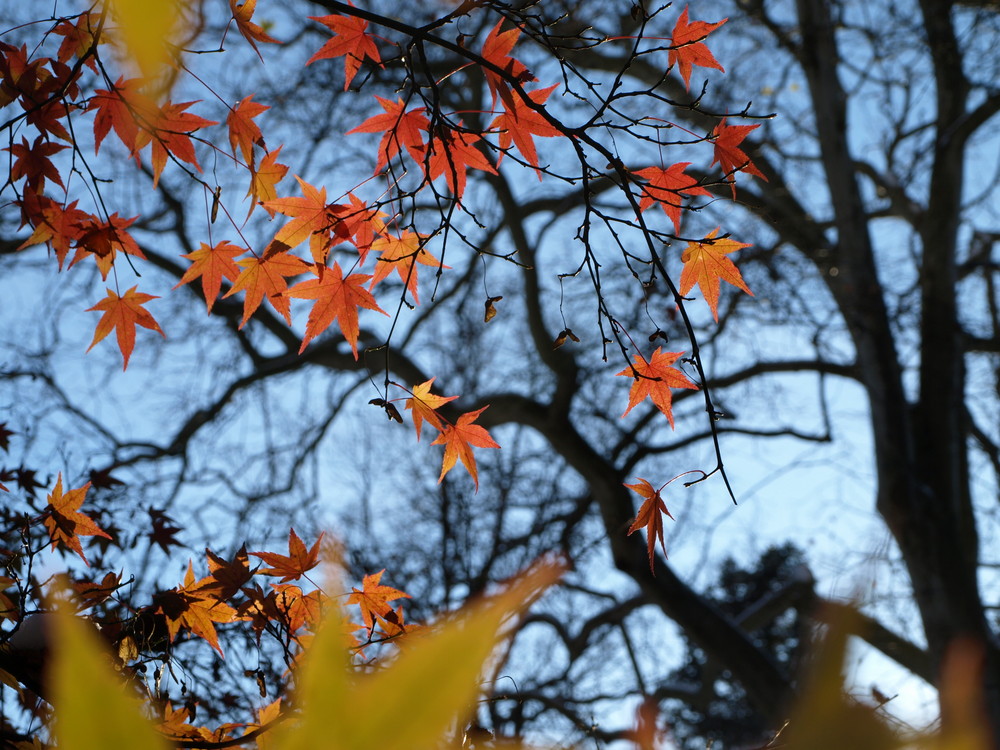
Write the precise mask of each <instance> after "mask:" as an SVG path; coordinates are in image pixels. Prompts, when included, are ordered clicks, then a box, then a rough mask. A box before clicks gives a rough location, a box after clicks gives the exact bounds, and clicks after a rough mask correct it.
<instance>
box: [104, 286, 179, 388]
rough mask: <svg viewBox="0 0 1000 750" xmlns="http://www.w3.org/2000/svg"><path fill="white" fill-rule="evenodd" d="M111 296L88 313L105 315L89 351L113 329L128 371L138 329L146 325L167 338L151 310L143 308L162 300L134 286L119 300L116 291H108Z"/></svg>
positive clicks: (124, 367)
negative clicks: (148, 303)
mask: <svg viewBox="0 0 1000 750" xmlns="http://www.w3.org/2000/svg"><path fill="white" fill-rule="evenodd" d="M107 291H108V296H107V297H105V298H104V299H102V300H101V301H100V302H98V303H97V304H96V305H94V306H93V307H91V308H88V309H87V312H93V311H97V310H99V311H101V312H103V313H104V314H103V315H102V316H101V319H100V320H99V321H97V330H95V331H94V340H93V341H91V342H90V346H89V347H87V351H88V352H89V351H90V350H91V349H93V348H94V346H95V345H96V344H97V343H98V342H100V341H101V340H103V339H104V337H105V336H107V335H108V334H109V333H111V331H112V330H116V331H117V333H118V348H119V349H121V352H122V357H123V358H124V359H125V364H124V366H123V367H122V369H123V370H124V369H126V368H128V359H129V357H131V356H132V349H133V348H134V347H135V327H136V326H142V327H143V328H148V329H150V330H151V331H156V332H157V333H159V334H160V335H161V336H163V337H164V338H166V334H165V333H164V332H163V331H162V330H161V329H160V325H159V324H158V323H157V322H156V320H155V319H154V318H153V316H152V315H150V313H149V311H148V310H146V309H144V308H143V305H144V304H146V303H147V302H149V301H150V300H154V299H159V297H155V296H153V295H152V294H143V293H142V292H137V291H136V287H132V288H131V289H129V290H128V291H127V292H125V294H123V295H122V296H121V297H119V296H118V295H117V294H116V293H115V292H114V290H112V289H108V290H107Z"/></svg>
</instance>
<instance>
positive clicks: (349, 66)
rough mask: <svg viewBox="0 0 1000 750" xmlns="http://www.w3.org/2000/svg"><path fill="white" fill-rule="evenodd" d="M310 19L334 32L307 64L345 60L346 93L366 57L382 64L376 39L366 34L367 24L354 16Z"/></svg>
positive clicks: (312, 17) (311, 17)
mask: <svg viewBox="0 0 1000 750" xmlns="http://www.w3.org/2000/svg"><path fill="white" fill-rule="evenodd" d="M309 18H310V19H312V20H313V21H319V22H320V23H322V24H324V25H326V26H327V27H328V28H329V29H330V31H332V32H333V38H332V39H328V40H327V41H326V43H325V44H324V45H323V46H322V47H320V48H319V51H317V52H316V54H315V55H313V56H312V57H310V58H309V59H308V60H307V61H306V65H311V64H312V63H314V62H315V61H316V60H324V59H327V58H331V57H343V58H344V91H347V89H348V88H349V87H350V85H351V81H353V80H354V76H355V75H356V74H357V72H358V68H360V67H361V63H362V62H363V61H364V59H365V58H368V59H369V60H372V61H373V62H376V63H380V64H381V62H382V58H381V57H380V56H379V53H378V47H376V46H375V40H374V39H373V38H372V37H371V36H370V35H369V34H368V32H367V30H368V21H366V20H364V19H363V18H356V17H354V16H340V15H330V16H322V17H317V16H309Z"/></svg>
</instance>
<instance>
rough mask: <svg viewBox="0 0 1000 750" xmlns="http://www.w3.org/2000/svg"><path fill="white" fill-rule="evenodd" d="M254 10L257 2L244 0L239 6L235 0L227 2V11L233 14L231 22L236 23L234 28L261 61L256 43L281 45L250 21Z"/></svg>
mask: <svg viewBox="0 0 1000 750" xmlns="http://www.w3.org/2000/svg"><path fill="white" fill-rule="evenodd" d="M256 8H257V0H244V2H243V3H241V4H239V5H237V0H229V10H231V11H232V13H233V20H234V21H236V28H238V29H239V30H240V33H241V34H242V35H243V38H244V39H246V40H247V41H248V42H250V46H251V47H253V51H254V52H256V53H257V57H259V58H260V59H261V61H263V60H264V58H263V57H262V56H261V54H260V50H259V49H257V44H256V43H257V42H266V43H270V44H281V42H280V41H279V40H277V39H275V38H274V37H273V36H271V35H270V34H268V33H267V32H266V31H264V29H262V28H261V27H260V26H259V25H258V24H256V23H254V22H253V21H251V20H250V19H251V18H253V14H254V10H256Z"/></svg>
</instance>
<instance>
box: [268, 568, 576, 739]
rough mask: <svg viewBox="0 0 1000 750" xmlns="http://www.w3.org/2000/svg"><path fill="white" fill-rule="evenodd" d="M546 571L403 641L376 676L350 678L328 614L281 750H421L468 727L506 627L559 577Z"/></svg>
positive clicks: (335, 619) (339, 634)
mask: <svg viewBox="0 0 1000 750" xmlns="http://www.w3.org/2000/svg"><path fill="white" fill-rule="evenodd" d="M563 569H564V568H563V566H562V565H561V564H558V563H551V562H550V563H543V564H540V565H538V566H536V567H535V568H533V569H531V570H530V571H528V572H527V573H525V574H524V575H523V576H521V577H520V578H518V579H516V580H515V581H513V582H512V583H511V584H510V585H509V586H508V587H507V588H506V589H505V590H504V591H503V592H501V593H500V594H497V595H496V596H493V597H490V598H489V599H485V600H483V601H481V602H479V603H478V604H475V605H473V606H472V607H471V609H469V610H468V611H466V612H464V613H462V614H461V615H460V616H458V617H455V618H452V619H449V620H447V621H446V622H445V623H444V624H442V625H440V626H439V627H436V628H432V629H428V632H426V633H422V634H421V635H419V636H409V637H408V638H407V640H405V641H403V644H404V645H403V650H402V653H401V654H400V655H399V657H398V658H397V659H396V660H395V661H394V662H392V663H391V664H390V665H389V666H388V667H386V668H384V669H381V670H379V671H377V672H376V673H375V674H372V675H366V676H361V677H355V676H353V675H352V674H351V673H350V670H349V665H348V661H347V648H346V647H345V640H344V635H343V632H344V629H343V627H342V625H341V622H340V619H341V618H340V615H339V613H335V612H331V613H330V615H329V617H328V620H327V623H326V625H325V626H324V627H323V628H322V629H321V630H320V632H319V634H318V635H317V636H316V640H315V641H314V643H313V644H312V646H311V648H310V650H309V652H308V653H307V655H306V657H305V663H304V664H303V667H302V673H301V675H300V678H299V690H298V695H299V700H300V703H301V706H302V715H301V718H300V719H299V720H298V721H295V722H291V723H290V724H291V725H290V726H286V727H284V728H283V731H282V735H281V736H280V738H278V741H277V742H276V743H275V747H276V748H278V749H279V750H299V749H300V748H301V749H302V750H305V749H306V748H309V750H321V749H328V750H356V749H357V748H378V749H379V750H422V748H438V747H442V746H443V745H442V740H443V738H445V737H446V735H447V733H448V731H449V730H450V729H452V728H454V727H455V721H456V720H463V719H465V718H466V717H467V716H468V714H469V712H470V711H471V710H472V707H473V705H474V703H475V699H476V695H477V694H478V692H479V678H480V674H481V672H482V669H483V665H484V663H485V662H486V660H487V659H488V658H489V656H490V654H491V653H492V651H493V648H494V647H495V646H496V643H497V640H498V632H499V630H500V629H501V627H502V625H503V624H504V622H505V621H506V620H507V619H508V618H510V617H512V616H516V615H518V614H520V613H521V612H523V611H524V610H525V609H527V607H528V606H529V605H530V604H531V603H532V602H533V601H534V600H535V599H536V598H537V597H538V596H539V595H540V594H541V592H542V591H543V590H544V589H545V588H546V587H547V586H550V585H551V584H552V583H554V582H555V581H556V579H557V578H558V577H559V576H560V574H561V573H562V572H563Z"/></svg>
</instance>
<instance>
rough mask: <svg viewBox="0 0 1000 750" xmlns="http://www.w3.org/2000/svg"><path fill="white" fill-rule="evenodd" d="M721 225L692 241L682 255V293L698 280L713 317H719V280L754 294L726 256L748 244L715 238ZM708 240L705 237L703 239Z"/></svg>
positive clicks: (751, 294)
mask: <svg viewBox="0 0 1000 750" xmlns="http://www.w3.org/2000/svg"><path fill="white" fill-rule="evenodd" d="M719 229H721V227H716V228H715V229H714V230H712V232H711V233H710V234H708V235H707V236H706V237H705V239H704V240H702V241H701V242H691V243H689V244H688V246H687V248H686V249H685V250H684V254H683V255H681V260H682V261H683V262H684V270H683V271H681V287H680V292H681V294H687V293H688V292H689V291H690V290H691V287H693V286H694V285H695V284H698V288H699V289H701V293H702V296H704V297H705V301H706V302H707V303H708V306H709V307H710V308H711V309H712V317H714V318H715V319H716V320H718V319H719V310H718V307H719V281H720V280H722V281H725V282H727V283H729V284H732V285H733V286H735V287H737V288H738V289H742V290H743V291H744V292H746V293H747V294H749V295H750V296H751V297H752V296H753V292H751V291H750V288H749V287H748V286H747V285H746V283H745V282H744V281H743V276H742V275H740V269H738V268H737V267H736V266H735V265H734V264H733V262H732V261H731V260H730V259H729V258H727V257H726V255H727V254H728V253H731V252H734V251H736V250H739V249H740V248H741V247H750V245H748V244H747V243H745V242H737V241H736V240H730V239H715V237H716V236H717V235H718V234H719ZM706 240H707V241H706Z"/></svg>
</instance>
